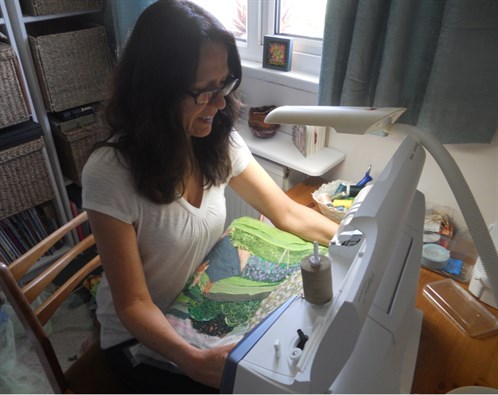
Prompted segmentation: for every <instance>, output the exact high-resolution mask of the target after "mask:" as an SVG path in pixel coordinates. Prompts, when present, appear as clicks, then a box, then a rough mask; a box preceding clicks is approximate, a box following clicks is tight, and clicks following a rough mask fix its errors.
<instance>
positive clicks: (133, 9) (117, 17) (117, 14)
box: [105, 0, 156, 58]
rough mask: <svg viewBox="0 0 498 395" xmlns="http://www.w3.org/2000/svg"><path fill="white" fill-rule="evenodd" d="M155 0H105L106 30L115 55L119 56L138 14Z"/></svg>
mask: <svg viewBox="0 0 498 395" xmlns="http://www.w3.org/2000/svg"><path fill="white" fill-rule="evenodd" d="M155 1H156V0H107V1H106V15H105V20H106V30H107V34H108V36H109V37H111V38H112V40H111V41H112V44H111V46H112V48H113V52H114V55H115V57H116V58H117V57H119V53H120V51H121V50H122V49H123V47H124V45H125V43H126V40H127V38H128V36H129V35H130V33H131V31H132V29H133V26H134V25H135V22H136V21H137V18H138V16H139V15H140V14H141V13H142V12H143V10H145V9H146V8H147V7H148V6H150V5H151V4H152V3H154V2H155Z"/></svg>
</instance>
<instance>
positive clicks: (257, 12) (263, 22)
mask: <svg viewBox="0 0 498 395" xmlns="http://www.w3.org/2000/svg"><path fill="white" fill-rule="evenodd" d="M193 1H194V2H195V3H197V4H199V5H200V6H201V7H204V8H206V9H207V10H209V11H210V12H211V13H213V14H214V15H215V16H216V17H217V18H218V19H219V20H220V21H221V22H222V23H223V24H224V25H225V26H226V28H227V29H229V30H231V31H232V32H233V33H234V35H235V37H236V38H237V43H238V46H239V51H240V55H241V57H242V59H244V60H249V61H254V62H258V63H261V60H262V56H263V47H262V46H263V36H264V35H267V34H271V35H273V34H274V35H282V36H285V37H292V38H293V39H294V53H293V57H292V70H293V71H301V72H306V73H310V74H315V75H318V73H319V70H320V59H321V58H320V57H321V51H322V37H323V26H324V21H325V7H326V2H327V1H326V0H308V1H303V0H228V1H226V0H225V1H213V0H193Z"/></svg>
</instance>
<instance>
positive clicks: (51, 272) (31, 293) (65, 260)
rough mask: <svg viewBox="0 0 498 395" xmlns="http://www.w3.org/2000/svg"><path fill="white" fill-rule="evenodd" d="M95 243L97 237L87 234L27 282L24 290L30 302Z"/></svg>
mask: <svg viewBox="0 0 498 395" xmlns="http://www.w3.org/2000/svg"><path fill="white" fill-rule="evenodd" d="M94 244H95V239H94V238H93V235H89V236H87V237H86V238H85V239H83V240H82V241H80V242H79V243H78V244H76V245H75V246H74V247H72V248H71V249H70V250H69V251H67V252H66V253H65V254H64V255H63V256H61V257H60V258H59V259H57V260H56V261H54V262H53V263H51V264H50V266H49V267H48V268H47V269H46V270H45V271H43V273H41V274H39V275H37V276H36V277H35V278H34V279H33V280H31V281H30V282H29V283H28V284H26V285H25V286H24V287H23V289H22V291H23V293H24V295H25V296H26V298H27V299H28V301H29V303H33V301H34V300H35V299H36V298H37V297H38V296H39V295H40V294H41V293H42V292H43V290H44V289H45V288H47V287H48V286H49V285H50V283H51V282H52V281H54V279H55V278H56V277H57V275H58V274H59V273H60V272H61V271H62V270H64V269H65V268H66V267H67V266H68V265H69V264H70V263H71V262H72V261H73V260H74V259H75V258H76V257H78V256H79V255H80V254H81V253H83V252H85V251H86V250H87V249H89V248H90V247H92V246H93V245H94Z"/></svg>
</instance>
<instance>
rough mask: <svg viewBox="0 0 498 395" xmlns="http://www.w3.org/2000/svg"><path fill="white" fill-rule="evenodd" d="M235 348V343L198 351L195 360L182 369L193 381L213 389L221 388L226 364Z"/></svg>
mask: <svg viewBox="0 0 498 395" xmlns="http://www.w3.org/2000/svg"><path fill="white" fill-rule="evenodd" d="M234 346H235V343H233V344H229V345H226V346H221V347H214V348H210V349H205V350H199V349H198V350H197V351H196V353H195V355H194V356H193V359H192V360H191V361H189V362H187V363H185V365H184V366H180V367H181V368H182V369H183V370H184V371H185V373H187V374H188V375H189V376H190V378H192V379H193V380H195V381H198V382H200V383H202V384H205V385H208V386H210V387H213V388H220V386H221V379H222V377H223V369H224V368H225V362H226V359H227V357H228V353H229V352H230V351H231V350H232V349H233V347H234ZM182 365H183V364H182Z"/></svg>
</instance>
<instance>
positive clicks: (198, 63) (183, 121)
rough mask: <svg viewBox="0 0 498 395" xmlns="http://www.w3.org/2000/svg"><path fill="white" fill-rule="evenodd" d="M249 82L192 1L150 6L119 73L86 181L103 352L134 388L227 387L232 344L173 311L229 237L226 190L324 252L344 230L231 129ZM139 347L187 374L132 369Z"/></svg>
mask: <svg viewBox="0 0 498 395" xmlns="http://www.w3.org/2000/svg"><path fill="white" fill-rule="evenodd" d="M240 79H241V64H240V58H239V55H238V52H237V47H236V44H235V40H234V37H233V36H232V34H231V33H229V32H228V31H226V30H225V29H224V28H223V26H222V25H221V24H220V23H219V22H218V21H217V20H216V19H215V18H214V17H213V16H212V15H211V14H209V13H207V12H206V11H204V10H203V9H202V8H200V7H198V6H196V5H194V4H191V3H189V2H186V1H172V0H163V1H158V2H157V3H154V4H153V5H152V6H150V7H149V8H148V9H146V10H145V11H144V12H143V14H142V15H141V16H140V17H139V19H138V21H137V23H136V25H135V27H134V30H133V32H132V34H131V36H130V38H129V40H128V42H127V46H126V48H125V50H124V53H123V55H122V58H121V59H120V62H119V64H118V66H117V69H116V73H115V78H114V83H113V90H112V94H111V99H110V102H109V104H108V107H107V113H106V114H107V121H108V124H109V126H110V129H111V138H110V140H109V142H108V143H105V144H103V145H102V146H101V147H100V148H98V149H96V150H95V151H94V152H93V154H92V155H91V157H90V158H89V160H88V162H87V164H86V166H85V168H84V171H83V181H82V182H83V204H84V207H85V209H86V210H87V211H88V216H89V219H90V224H91V228H92V231H93V234H94V236H95V238H96V241H97V246H98V250H99V254H100V256H101V260H102V265H103V268H104V272H105V275H104V276H103V278H102V282H101V284H100V286H99V290H98V295H97V304H98V309H97V315H98V319H99V322H100V323H101V344H102V347H103V348H104V349H106V350H107V354H108V356H109V358H110V360H111V362H112V364H113V365H114V366H115V367H116V368H117V369H119V370H120V371H121V373H122V377H123V380H125V381H126V382H127V383H128V384H129V385H130V391H136V392H168V391H175V392H183V391H185V392H206V391H207V392H213V391H216V389H217V388H218V387H219V385H220V383H221V377H222V372H223V367H224V363H225V359H226V357H227V355H228V353H229V351H230V349H231V348H232V347H233V345H232V346H224V347H217V348H212V349H208V350H200V349H198V348H196V347H194V346H192V345H190V344H189V343H187V342H186V341H185V340H183V339H182V338H181V337H180V336H179V335H178V334H177V333H176V332H175V331H174V329H173V328H172V327H171V325H170V324H169V323H168V320H167V319H166V318H165V315H164V313H165V312H166V311H167V309H168V307H169V306H170V305H171V303H172V302H173V301H174V299H175V297H176V296H177V295H178V293H179V292H180V291H181V290H182V289H183V287H184V285H185V284H186V282H187V280H188V279H189V277H190V276H191V275H192V274H193V271H194V270H195V269H196V267H197V266H198V265H199V264H200V263H201V262H202V259H203V258H204V256H205V255H206V254H207V253H208V252H209V251H210V249H211V248H212V247H213V246H214V244H215V243H216V242H217V241H218V240H219V238H220V237H221V235H222V233H223V231H224V229H223V228H224V222H225V217H226V208H225V198H224V190H225V187H226V185H227V184H228V185H230V186H231V187H232V188H233V190H234V191H235V192H236V193H237V194H239V195H240V196H241V198H243V199H244V200H245V201H247V202H248V203H249V204H251V205H252V206H253V207H254V208H256V209H257V210H258V211H260V212H261V213H262V214H264V215H265V216H266V217H268V218H269V219H270V220H271V221H272V222H273V223H274V224H275V225H276V226H277V227H279V228H280V229H282V230H286V231H288V232H292V233H294V234H297V235H299V236H301V237H303V238H306V239H307V240H310V241H312V240H318V241H319V242H320V243H322V244H327V243H328V241H329V240H330V239H331V237H332V235H333V233H334V232H335V230H336V225H335V224H334V223H333V222H331V221H329V220H327V219H326V218H325V217H323V216H321V215H320V214H318V213H316V212H315V211H313V210H311V209H309V208H306V207H304V206H302V205H298V204H296V203H294V202H293V201H292V200H291V199H289V198H288V197H287V196H286V195H285V193H283V192H282V190H281V189H280V188H279V187H278V186H277V185H276V184H275V183H274V182H273V180H272V179H271V178H270V176H269V175H268V174H267V173H266V172H265V171H264V170H263V169H262V168H261V166H259V165H258V163H257V162H256V161H255V160H254V158H253V157H252V155H251V153H250V151H249V149H248V148H247V146H246V145H245V143H244V142H243V140H242V139H241V138H240V136H239V135H238V134H237V133H236V132H234V131H232V127H233V125H234V122H235V120H236V118H237V115H238V113H239V109H240V103H239V101H238V100H237V98H236V95H235V93H234V91H235V90H236V89H237V87H238V86H239V84H240ZM136 341H138V342H140V343H142V344H143V345H145V346H146V347H148V348H150V349H151V350H153V351H155V352H157V353H159V354H161V355H162V356H163V357H164V358H166V359H168V360H170V361H172V362H173V363H174V364H176V365H177V366H178V368H180V369H181V370H182V371H183V372H184V373H185V375H180V374H172V373H169V372H167V371H164V370H160V369H157V368H154V367H151V366H148V365H143V364H138V365H137V366H134V364H133V359H132V358H131V359H130V358H129V355H128V354H129V353H128V351H129V350H128V346H129V344H133V343H134V342H136ZM173 382H175V384H172V383H173Z"/></svg>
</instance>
